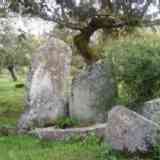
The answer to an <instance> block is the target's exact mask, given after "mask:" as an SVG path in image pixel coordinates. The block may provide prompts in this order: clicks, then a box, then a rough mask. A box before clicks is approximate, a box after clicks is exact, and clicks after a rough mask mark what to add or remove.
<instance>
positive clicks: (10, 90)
mask: <svg viewBox="0 0 160 160" xmlns="http://www.w3.org/2000/svg"><path fill="white" fill-rule="evenodd" d="M18 83H22V82H20V81H19V82H13V80H12V79H11V78H10V77H9V75H7V74H3V75H0V126H16V122H17V120H18V118H19V117H20V114H21V113H22V111H23V110H24V88H16V87H15V85H16V84H18Z"/></svg>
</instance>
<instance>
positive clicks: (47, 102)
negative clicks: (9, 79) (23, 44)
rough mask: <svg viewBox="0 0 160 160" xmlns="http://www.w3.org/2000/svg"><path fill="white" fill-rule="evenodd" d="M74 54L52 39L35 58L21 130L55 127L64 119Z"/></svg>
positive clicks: (20, 122)
mask: <svg viewBox="0 0 160 160" xmlns="http://www.w3.org/2000/svg"><path fill="white" fill-rule="evenodd" d="M71 56H72V51H71V49H70V47H68V46H67V45H66V44H65V43H64V42H63V41H61V40H58V39H55V38H50V39H49V40H48V41H47V42H46V43H45V44H44V45H43V46H42V47H40V48H39V49H38V51H37V52H36V54H34V57H33V61H32V64H31V69H30V72H29V76H28V81H27V94H28V95H27V104H26V106H27V108H26V111H25V113H24V114H23V115H22V117H21V119H20V121H19V125H18V128H19V129H20V130H22V131H23V130H28V129H30V128H34V127H42V126H46V125H49V124H53V123H54V121H56V119H57V118H59V117H61V116H64V115H65V107H66V105H67V90H68V89H67V87H68V86H69V83H68V82H69V74H70V62H71Z"/></svg>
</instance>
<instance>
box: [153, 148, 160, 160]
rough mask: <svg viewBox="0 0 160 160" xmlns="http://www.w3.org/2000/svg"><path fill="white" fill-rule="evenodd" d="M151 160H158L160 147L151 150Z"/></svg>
mask: <svg viewBox="0 0 160 160" xmlns="http://www.w3.org/2000/svg"><path fill="white" fill-rule="evenodd" d="M153 160H160V145H156V146H154V148H153Z"/></svg>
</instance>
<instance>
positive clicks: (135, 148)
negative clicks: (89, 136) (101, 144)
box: [105, 106, 160, 153]
mask: <svg viewBox="0 0 160 160" xmlns="http://www.w3.org/2000/svg"><path fill="white" fill-rule="evenodd" d="M159 133H160V127H159V125H158V124H156V123H154V122H153V121H151V120H148V119H146V118H145V117H143V116H141V115H139V114H137V113H136V112H133V111H131V110H129V109H127V108H125V107H122V106H116V107H115V108H113V109H112V110H111V111H110V112H109V115H108V122H107V127H106V131H105V142H106V143H109V144H111V146H112V147H113V148H114V149H116V150H120V151H127V152H131V153H134V152H147V151H149V149H150V147H152V146H153V145H154V144H156V142H158V141H159Z"/></svg>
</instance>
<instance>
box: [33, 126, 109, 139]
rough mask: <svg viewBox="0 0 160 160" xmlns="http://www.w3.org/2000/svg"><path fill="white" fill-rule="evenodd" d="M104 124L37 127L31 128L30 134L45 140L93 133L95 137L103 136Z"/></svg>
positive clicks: (84, 135)
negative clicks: (64, 127) (63, 127)
mask: <svg viewBox="0 0 160 160" xmlns="http://www.w3.org/2000/svg"><path fill="white" fill-rule="evenodd" d="M106 125H107V124H106V123H105V124H97V125H94V126H90V127H83V128H68V129H57V128H54V127H49V128H37V129H35V130H32V131H31V132H30V134H32V135H34V136H36V137H38V138H40V139H47V140H68V139H70V138H72V137H76V136H77V137H86V136H88V135H93V134H95V135H96V136H97V137H103V136H104V131H105V129H106Z"/></svg>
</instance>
